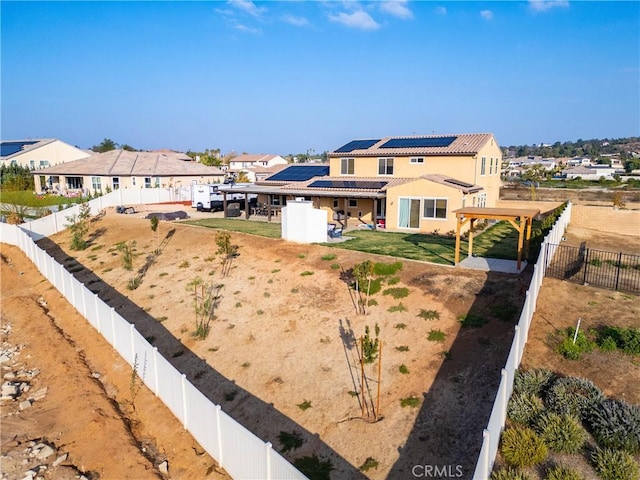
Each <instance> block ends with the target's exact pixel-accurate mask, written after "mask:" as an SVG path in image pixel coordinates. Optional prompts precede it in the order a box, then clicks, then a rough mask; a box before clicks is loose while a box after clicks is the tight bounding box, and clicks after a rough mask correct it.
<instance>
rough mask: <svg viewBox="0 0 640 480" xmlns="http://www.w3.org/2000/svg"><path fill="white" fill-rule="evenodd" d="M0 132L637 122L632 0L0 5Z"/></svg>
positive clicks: (538, 136) (250, 135)
mask: <svg viewBox="0 0 640 480" xmlns="http://www.w3.org/2000/svg"><path fill="white" fill-rule="evenodd" d="M1 40H2V43H1V66H2V71H1V82H2V83H1V100H2V106H1V115H2V116H1V122H2V123H1V132H0V133H1V137H2V139H5V140H6V139H22V138H43V137H52V138H60V139H61V140H63V141H65V142H67V143H70V144H73V145H78V146H79V147H81V148H88V147H90V146H91V145H94V144H97V143H100V142H101V141H102V139H103V138H105V137H108V138H111V139H113V140H114V141H116V142H119V143H121V144H124V143H127V144H129V145H132V146H134V147H137V148H140V149H149V150H151V149H157V148H171V149H175V150H181V151H185V150H187V149H192V150H204V149H205V148H220V149H221V150H222V152H223V153H227V152H230V151H232V150H234V151H236V152H237V153H242V152H247V153H274V154H281V155H287V154H290V153H294V154H295V153H304V152H307V151H308V150H313V152H315V153H321V152H323V151H325V150H334V149H336V148H338V147H340V146H341V145H343V144H345V143H347V142H349V141H350V140H353V139H360V138H378V137H384V136H390V135H391V136H393V135H413V134H431V133H442V134H448V133H473V132H491V133H494V134H495V135H496V138H497V139H498V142H499V143H500V144H501V145H503V146H507V145H520V144H532V143H540V142H545V143H547V142H548V143H553V142H556V141H562V142H563V141H575V140H578V139H580V138H582V139H590V138H605V137H607V138H619V137H627V136H638V135H640V3H639V2H636V1H626V2H610V1H605V2H590V1H578V2H568V1H530V2H527V1H522V2H515V1H501V2H479V1H478V2H475V1H474V2H438V1H373V2H371V1H289V2H284V1H282V2H279V1H269V2H257V1H255V2H251V1H247V0H236V1H228V2H226V1H208V2H51V3H39V2H12V1H2V3H1Z"/></svg>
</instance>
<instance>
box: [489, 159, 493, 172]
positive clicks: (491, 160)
mask: <svg viewBox="0 0 640 480" xmlns="http://www.w3.org/2000/svg"><path fill="white" fill-rule="evenodd" d="M489 175H493V157H491V158H490V159H489Z"/></svg>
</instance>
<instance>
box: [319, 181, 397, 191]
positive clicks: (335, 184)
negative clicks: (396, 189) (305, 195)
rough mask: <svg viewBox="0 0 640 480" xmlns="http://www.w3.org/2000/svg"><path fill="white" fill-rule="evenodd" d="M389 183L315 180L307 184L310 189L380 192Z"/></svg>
mask: <svg viewBox="0 0 640 480" xmlns="http://www.w3.org/2000/svg"><path fill="white" fill-rule="evenodd" d="M387 183H389V182H376V181H366V180H316V181H315V182H313V183H310V184H309V187H310V188H352V189H356V190H357V189H371V190H380V189H381V188H382V187H384V186H385V185H386V184H387Z"/></svg>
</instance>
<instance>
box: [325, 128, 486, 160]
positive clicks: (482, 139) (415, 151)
mask: <svg viewBox="0 0 640 480" xmlns="http://www.w3.org/2000/svg"><path fill="white" fill-rule="evenodd" d="M447 137H455V140H453V142H451V143H450V144H449V145H447V146H436V147H403V148H380V146H381V145H384V144H385V143H387V142H388V141H389V140H411V139H425V138H426V139H445V138H447ZM492 138H494V137H493V134H491V133H464V134H449V135H412V136H406V137H384V138H381V139H379V140H377V141H375V143H373V144H372V145H371V146H370V147H369V148H356V149H354V150H352V151H350V152H337V151H333V152H330V153H329V154H328V155H329V156H330V157H358V156H360V157H362V156H389V155H474V154H476V153H478V151H479V150H480V149H481V148H482V147H483V146H485V145H486V144H487V142H489V141H490V140H491V139H492ZM365 144H366V143H365ZM496 144H497V142H496ZM337 150H340V148H339V149H337Z"/></svg>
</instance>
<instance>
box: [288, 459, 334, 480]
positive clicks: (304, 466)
mask: <svg viewBox="0 0 640 480" xmlns="http://www.w3.org/2000/svg"><path fill="white" fill-rule="evenodd" d="M293 465H294V467H296V468H297V469H298V470H300V471H301V472H302V473H303V474H304V475H305V476H306V477H307V478H309V479H310V480H330V479H331V471H332V470H335V468H334V466H333V464H332V463H331V460H321V459H320V458H318V456H317V455H315V454H314V455H310V456H309V455H307V456H305V457H301V458H296V459H295V460H294V462H293Z"/></svg>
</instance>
